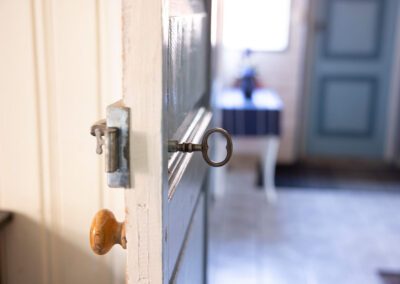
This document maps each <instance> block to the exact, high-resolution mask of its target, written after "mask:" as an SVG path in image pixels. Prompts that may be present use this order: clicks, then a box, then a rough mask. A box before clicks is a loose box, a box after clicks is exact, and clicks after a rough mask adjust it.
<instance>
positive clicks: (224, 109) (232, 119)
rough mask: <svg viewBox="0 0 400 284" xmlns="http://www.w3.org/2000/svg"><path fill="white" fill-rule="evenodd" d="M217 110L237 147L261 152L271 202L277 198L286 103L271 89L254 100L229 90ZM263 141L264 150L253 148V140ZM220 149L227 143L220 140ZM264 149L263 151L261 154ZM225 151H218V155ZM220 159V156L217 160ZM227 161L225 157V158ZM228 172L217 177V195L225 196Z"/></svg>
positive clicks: (257, 93)
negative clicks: (278, 165) (225, 179)
mask: <svg viewBox="0 0 400 284" xmlns="http://www.w3.org/2000/svg"><path fill="white" fill-rule="evenodd" d="M215 105H216V108H217V109H219V110H220V111H221V113H220V115H221V119H222V127H223V128H224V129H226V130H227V131H228V132H229V133H230V134H231V136H233V139H234V145H233V146H234V153H235V148H236V149H241V152H242V151H243V150H246V149H243V148H246V147H248V146H250V147H248V148H251V149H249V151H250V152H254V150H258V151H259V153H258V154H259V155H260V156H261V165H262V170H261V173H262V180H263V185H264V189H265V193H266V195H267V200H268V201H274V200H275V199H276V190H275V181H274V176H275V166H276V159H277V155H278V149H279V135H280V118H281V112H282V108H283V105H282V100H281V98H280V97H279V95H278V93H277V92H276V91H274V90H271V89H256V90H255V91H254V92H253V95H252V98H251V100H247V99H245V97H244V95H243V93H242V91H241V90H240V89H238V88H231V89H225V90H223V91H222V92H221V93H219V94H218V96H217V97H216V101H215ZM255 137H256V138H257V139H258V140H260V141H261V144H262V146H261V147H258V149H257V147H253V146H251V143H249V138H255ZM217 147H218V149H222V148H221V147H225V145H224V142H222V141H217ZM260 148H261V151H260ZM220 152H222V153H223V150H222V151H217V155H218V153H220ZM217 158H220V157H217ZM222 158H223V157H222ZM224 175H225V173H224V169H221V170H220V172H219V173H218V175H216V180H217V183H218V184H217V187H216V194H217V195H223V194H224V191H225V185H224V183H223V179H224Z"/></svg>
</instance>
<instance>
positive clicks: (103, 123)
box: [90, 102, 130, 188]
mask: <svg viewBox="0 0 400 284" xmlns="http://www.w3.org/2000/svg"><path fill="white" fill-rule="evenodd" d="M129 120H130V112H129V108H126V107H124V106H122V103H121V102H117V103H115V104H112V105H110V106H108V107H107V119H102V120H99V121H97V122H96V123H94V124H93V125H92V127H91V128H90V134H92V135H93V136H95V137H96V153H97V154H99V155H101V154H102V153H103V150H104V155H105V171H106V173H107V174H108V185H109V186H110V187H125V188H127V187H130V173H129V123H130V121H129ZM103 147H104V149H103Z"/></svg>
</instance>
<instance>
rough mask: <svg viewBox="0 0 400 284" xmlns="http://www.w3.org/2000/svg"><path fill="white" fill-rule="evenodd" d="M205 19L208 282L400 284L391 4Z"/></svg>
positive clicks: (286, 3)
mask: <svg viewBox="0 0 400 284" xmlns="http://www.w3.org/2000/svg"><path fill="white" fill-rule="evenodd" d="M213 12H214V13H213V26H212V43H213V50H214V54H213V56H214V57H213V64H214V68H213V72H214V73H213V75H214V76H213V102H214V108H215V110H216V114H215V116H216V121H217V123H216V124H219V125H222V127H224V128H225V129H227V130H228V131H229V132H230V133H231V134H232V135H233V144H234V156H233V162H232V163H231V164H230V166H229V167H228V169H217V170H215V171H214V172H213V174H214V175H213V178H214V179H213V181H214V182H215V186H214V191H213V203H212V204H211V212H210V229H209V230H210V231H209V233H210V239H209V240H210V248H209V260H210V262H209V281H210V283H274V284H281V283H282V284H283V283H285V284H292V283H307V284H308V283H313V284H314V283H323V284H326V283H332V284H333V283H400V246H399V245H398V244H399V243H400V214H399V211H398V210H399V208H400V169H399V166H400V164H399V148H400V147H399V143H398V135H399V129H400V124H399V122H400V118H399V116H398V107H399V103H400V102H399V95H400V88H399V81H400V69H399V68H400V65H399V63H400V57H399V55H400V54H399V50H400V49H399V40H400V37H399V35H400V25H399V3H398V1H397V0H385V1H381V0H357V1H353V0H309V1H303V0H281V1H273V0H248V1H240V0H219V1H213ZM217 152H220V151H217Z"/></svg>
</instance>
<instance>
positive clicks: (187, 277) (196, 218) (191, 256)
mask: <svg viewBox="0 0 400 284" xmlns="http://www.w3.org/2000/svg"><path fill="white" fill-rule="evenodd" d="M204 199H205V196H204V193H202V194H201V195H200V196H199V200H198V201H197V206H196V210H195V211H194V214H193V217H192V221H191V224H190V226H189V227H188V232H187V236H186V240H185V243H184V244H183V246H182V252H181V255H180V259H179V260H178V262H177V265H176V269H175V271H174V273H173V275H172V277H171V281H170V283H176V284H186V283H190V284H201V283H204V279H203V278H204V276H205V274H204V269H205V268H204V267H203V266H204V264H205V262H204V257H205V254H204V251H205V243H204V233H205V231H204V229H205V228H204V225H205V224H204V222H205V219H204V217H205V212H204V210H205V201H204ZM199 268H200V269H199Z"/></svg>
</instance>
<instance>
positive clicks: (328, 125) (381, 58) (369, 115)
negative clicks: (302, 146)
mask: <svg viewBox="0 0 400 284" xmlns="http://www.w3.org/2000/svg"><path fill="white" fill-rule="evenodd" d="M316 2H317V4H316V5H317V7H316V24H315V37H314V38H315V39H314V53H313V54H314V58H313V71H312V76H311V89H310V91H311V93H310V100H309V107H308V119H307V138H306V139H307V141H306V154H307V155H309V156H342V157H362V158H364V157H365V158H378V159H379V158H382V157H383V153H384V146H385V131H386V116H387V109H388V105H387V104H388V95H389V89H390V78H391V67H392V66H391V65H392V64H391V62H392V57H393V51H394V37H395V27H396V19H397V5H398V0H317V1H316Z"/></svg>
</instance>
